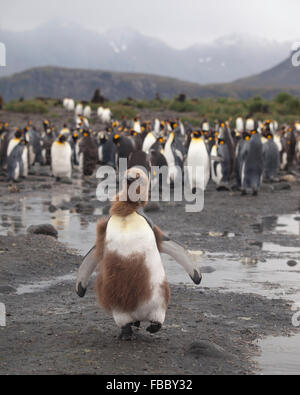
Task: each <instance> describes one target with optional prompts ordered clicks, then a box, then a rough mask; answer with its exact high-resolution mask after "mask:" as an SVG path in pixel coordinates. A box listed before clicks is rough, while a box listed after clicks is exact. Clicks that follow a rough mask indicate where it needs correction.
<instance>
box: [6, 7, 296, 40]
mask: <svg viewBox="0 0 300 395" xmlns="http://www.w3.org/2000/svg"><path fill="white" fill-rule="evenodd" d="M299 17H300V0H0V28H2V29H7V30H19V31H22V30H29V29H33V28H34V27H36V26H38V25H40V24H42V23H45V22H47V21H48V20H51V19H56V18H59V19H60V20H67V21H69V22H70V21H74V22H77V23H81V24H82V25H83V26H84V27H86V28H89V29H91V30H96V31H99V32H103V31H106V30H108V29H111V28H114V27H127V26H129V27H132V28H134V29H136V30H138V31H140V32H141V33H144V34H146V35H148V36H153V37H157V38H160V39H162V40H163V41H165V42H167V43H168V44H169V45H171V46H173V47H176V48H183V47H187V46H189V45H192V44H194V43H196V42H199V41H209V40H212V39H214V38H217V37H220V36H223V35H227V34H232V33H243V34H251V35H257V36H260V37H265V38H269V39H276V40H279V41H286V40H289V41H293V40H296V39H299V38H300V23H299ZM0 41H1V36H0Z"/></svg>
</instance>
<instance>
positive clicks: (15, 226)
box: [0, 194, 102, 255]
mask: <svg viewBox="0 0 300 395" xmlns="http://www.w3.org/2000/svg"><path fill="white" fill-rule="evenodd" d="M68 201H70V196H68V195H65V194H61V195H57V194H54V195H52V196H50V198H48V199H41V198H40V197H32V198H31V197H29V198H23V199H21V200H20V201H19V202H17V203H16V204H12V205H9V206H5V207H3V206H1V207H0V235H7V234H9V233H13V234H24V233H26V229H27V228H28V227H29V226H30V225H39V224H42V223H50V224H52V225H53V226H54V227H55V229H56V230H57V231H58V240H60V241H61V242H63V243H66V244H67V246H68V247H70V248H74V249H76V250H78V252H79V253H81V254H83V255H85V253H86V252H87V251H89V249H90V248H91V245H93V243H94V241H95V235H96V222H97V220H98V218H99V217H100V216H101V215H102V208H101V207H99V208H96V209H95V210H94V215H93V216H89V221H87V220H86V218H85V215H84V214H78V213H72V212H70V210H61V209H58V210H57V211H55V212H54V213H50V212H49V210H48V207H49V204H50V203H51V204H53V205H54V206H59V205H61V204H62V203H63V202H68ZM83 235H84V237H83Z"/></svg>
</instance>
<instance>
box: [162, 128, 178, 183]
mask: <svg viewBox="0 0 300 395" xmlns="http://www.w3.org/2000/svg"><path fill="white" fill-rule="evenodd" d="M173 140H174V137H173V136H172V135H171V136H170V137H169V139H168V141H167V142H166V145H165V152H164V155H165V158H166V161H167V163H168V184H170V182H171V181H173V182H175V180H176V178H177V173H178V169H177V167H176V165H175V157H174V154H173V151H172V143H173Z"/></svg>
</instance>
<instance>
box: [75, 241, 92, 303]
mask: <svg viewBox="0 0 300 395" xmlns="http://www.w3.org/2000/svg"><path fill="white" fill-rule="evenodd" d="M95 252H96V247H95V246H94V247H93V248H92V249H91V250H90V251H89V252H88V253H87V255H86V256H85V258H84V260H83V262H82V264H81V265H80V268H79V270H78V273H77V281H76V288H75V289H76V293H77V295H78V296H80V297H81V298H83V297H84V295H85V293H86V289H87V285H88V281H89V278H90V277H91V275H92V274H93V272H94V271H95V269H96V267H97V263H98V260H97V258H96V255H95Z"/></svg>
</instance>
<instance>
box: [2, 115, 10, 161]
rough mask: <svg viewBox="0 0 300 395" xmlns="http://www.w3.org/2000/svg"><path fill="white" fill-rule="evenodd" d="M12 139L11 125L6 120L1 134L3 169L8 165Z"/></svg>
mask: <svg viewBox="0 0 300 395" xmlns="http://www.w3.org/2000/svg"><path fill="white" fill-rule="evenodd" d="M10 139H11V132H10V130H9V125H8V123H7V122H4V123H3V125H2V127H1V135H0V141H1V145H0V167H1V168H2V169H4V168H6V165H7V148H8V144H9V142H10Z"/></svg>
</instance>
